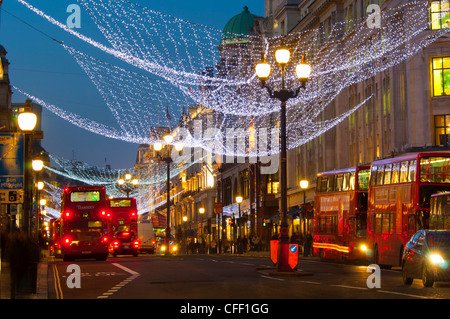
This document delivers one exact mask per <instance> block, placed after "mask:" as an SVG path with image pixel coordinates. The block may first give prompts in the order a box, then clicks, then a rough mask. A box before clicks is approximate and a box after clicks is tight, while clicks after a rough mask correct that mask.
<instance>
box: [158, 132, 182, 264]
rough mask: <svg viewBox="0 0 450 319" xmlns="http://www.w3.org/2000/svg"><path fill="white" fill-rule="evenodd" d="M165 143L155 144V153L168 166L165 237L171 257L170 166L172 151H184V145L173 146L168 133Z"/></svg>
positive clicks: (176, 144) (171, 138) (166, 252)
mask: <svg viewBox="0 0 450 319" xmlns="http://www.w3.org/2000/svg"><path fill="white" fill-rule="evenodd" d="M163 139H164V143H162V142H157V143H155V144H153V150H154V151H155V159H156V160H159V161H161V162H165V163H166V164H167V184H166V196H167V204H166V207H167V222H166V224H167V225H166V236H165V247H166V249H165V255H167V256H169V255H170V254H171V253H170V249H169V248H170V245H169V243H170V240H171V238H170V237H171V236H170V164H171V163H172V162H173V159H172V156H171V155H172V150H173V148H175V150H176V151H178V152H180V151H182V150H183V145H182V144H181V143H179V142H177V143H175V144H174V145H172V142H173V136H172V135H171V134H170V133H168V134H166V135H164V137H163Z"/></svg>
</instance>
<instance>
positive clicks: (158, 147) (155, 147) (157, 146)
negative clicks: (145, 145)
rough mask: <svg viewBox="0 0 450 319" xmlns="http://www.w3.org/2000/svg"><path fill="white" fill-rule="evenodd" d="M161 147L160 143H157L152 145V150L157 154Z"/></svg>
mask: <svg viewBox="0 0 450 319" xmlns="http://www.w3.org/2000/svg"><path fill="white" fill-rule="evenodd" d="M162 147H163V145H162V143H159V142H158V143H155V144H153V149H154V150H155V151H157V152H159V151H161V150H162Z"/></svg>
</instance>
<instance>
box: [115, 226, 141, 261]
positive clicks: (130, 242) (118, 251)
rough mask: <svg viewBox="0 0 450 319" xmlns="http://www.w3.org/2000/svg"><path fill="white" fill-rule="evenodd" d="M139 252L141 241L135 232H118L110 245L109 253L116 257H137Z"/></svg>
mask: <svg viewBox="0 0 450 319" xmlns="http://www.w3.org/2000/svg"><path fill="white" fill-rule="evenodd" d="M138 251H139V240H137V236H136V233H135V232H132V231H118V232H117V233H116V234H115V235H114V238H113V240H112V241H111V242H110V245H109V252H110V253H111V254H112V255H113V256H114V257H116V256H117V255H133V256H135V257H136V256H137V255H138Z"/></svg>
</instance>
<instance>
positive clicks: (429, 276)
mask: <svg viewBox="0 0 450 319" xmlns="http://www.w3.org/2000/svg"><path fill="white" fill-rule="evenodd" d="M422 282H423V286H424V287H433V284H434V278H433V273H432V272H431V271H430V270H429V269H428V266H427V265H426V264H424V265H423V267H422Z"/></svg>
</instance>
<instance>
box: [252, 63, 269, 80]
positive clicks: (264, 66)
mask: <svg viewBox="0 0 450 319" xmlns="http://www.w3.org/2000/svg"><path fill="white" fill-rule="evenodd" d="M255 71H256V76H258V78H259V79H261V80H267V79H268V78H269V75H270V64H269V63H267V62H265V61H262V62H260V63H258V64H257V65H256V67H255Z"/></svg>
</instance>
